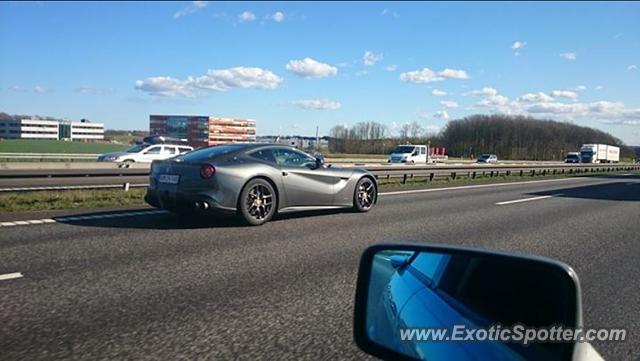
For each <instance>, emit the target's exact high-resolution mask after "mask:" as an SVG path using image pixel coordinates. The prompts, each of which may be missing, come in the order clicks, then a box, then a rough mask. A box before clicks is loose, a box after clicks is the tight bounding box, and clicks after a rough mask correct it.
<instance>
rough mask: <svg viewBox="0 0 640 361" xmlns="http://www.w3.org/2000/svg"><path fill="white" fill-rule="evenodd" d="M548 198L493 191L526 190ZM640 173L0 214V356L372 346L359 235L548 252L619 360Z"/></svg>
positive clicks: (229, 354) (202, 355) (344, 351)
mask: <svg viewBox="0 0 640 361" xmlns="http://www.w3.org/2000/svg"><path fill="white" fill-rule="evenodd" d="M546 195H550V196H551V197H548V198H543V199H538V200H533V201H527V202H520V203H508V204H504V205H497V204H496V203H498V202H505V201H511V200H518V199H523V198H531V197H541V196H546ZM639 219H640V177H639V176H637V175H635V176H634V175H629V176H623V175H620V176H608V177H607V176H599V177H590V178H578V179H563V180H555V181H548V182H540V183H528V184H520V185H509V186H503V187H481V188H471V189H461V190H451V191H430V192H425V193H411V194H406V195H383V196H381V198H380V201H379V205H378V207H377V208H376V209H374V210H373V211H372V212H370V213H368V214H355V213H348V212H347V213H345V212H328V213H311V214H309V213H307V214H302V215H295V216H288V217H284V218H281V219H278V220H275V221H272V222H270V223H268V224H266V225H264V226H262V227H245V226H241V225H239V224H238V223H237V222H236V221H234V220H233V219H229V218H223V219H216V220H210V221H184V220H181V219H179V218H177V217H174V216H172V215H170V214H153V215H138V216H128V217H115V218H95V219H79V220H75V221H74V220H67V221H66V223H65V224H60V223H56V224H44V225H25V226H13V227H1V228H0V275H2V274H7V273H14V272H21V273H22V274H23V277H22V278H18V279H13V280H0V355H1V356H0V358H1V359H2V360H39V359H148V360H157V359H166V360H177V359H188V360H196V359H215V360H223V359H247V360H251V359H278V360H287V359H291V360H299V359H309V360H318V359H326V360H337V359H340V360H343V359H363V358H366V357H367V356H366V355H365V354H364V353H362V352H361V351H359V350H358V349H357V347H356V346H355V344H354V342H353V340H352V335H351V332H352V329H351V327H352V324H351V322H352V311H353V309H352V302H353V297H354V291H355V279H356V272H357V264H358V260H359V256H360V254H361V252H362V250H363V249H364V248H365V247H366V246H367V245H370V244H373V243H377V242H380V241H398V240H415V241H416V242H432V243H449V244H464V245H469V246H476V247H486V248H491V249H500V250H507V251H517V252H522V253H527V254H536V255H542V256H547V257H552V258H556V259H559V260H561V261H564V262H566V263H568V264H570V265H571V266H573V267H574V269H575V270H576V271H577V273H578V275H579V276H580V279H581V282H582V289H583V303H584V312H585V323H586V325H587V326H593V327H624V328H626V329H627V330H628V332H629V334H628V340H627V341H625V342H596V343H594V347H595V348H596V349H597V350H598V351H599V352H600V353H601V354H602V355H603V356H604V357H605V358H606V359H608V360H635V359H637V357H638V350H640V338H639V337H640V334H639V331H638V329H639V327H640V303H638V300H639V299H640V290H639V288H638V285H639V283H638V280H639V279H640V268H639V267H638V257H639V256H640V243H639V242H638V241H639V238H638V234H640V222H638V220H639Z"/></svg>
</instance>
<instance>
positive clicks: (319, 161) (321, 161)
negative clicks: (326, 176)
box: [316, 155, 324, 168]
mask: <svg viewBox="0 0 640 361" xmlns="http://www.w3.org/2000/svg"><path fill="white" fill-rule="evenodd" d="M323 164H324V157H323V156H322V155H320V156H316V168H320V167H322V165H323Z"/></svg>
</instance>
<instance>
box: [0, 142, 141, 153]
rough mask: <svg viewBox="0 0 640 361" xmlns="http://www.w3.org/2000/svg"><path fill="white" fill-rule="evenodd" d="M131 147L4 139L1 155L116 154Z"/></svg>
mask: <svg viewBox="0 0 640 361" xmlns="http://www.w3.org/2000/svg"><path fill="white" fill-rule="evenodd" d="M129 147H131V146H130V145H125V144H109V143H93V142H92V143H84V142H64V141H59V140H44V139H43V140H32V139H2V140H0V153H76V154H80V153H85V154H100V153H107V152H116V151H119V150H124V149H127V148H129Z"/></svg>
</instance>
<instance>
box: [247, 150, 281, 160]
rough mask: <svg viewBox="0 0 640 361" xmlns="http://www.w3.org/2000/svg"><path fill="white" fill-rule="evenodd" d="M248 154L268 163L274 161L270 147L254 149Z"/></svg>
mask: <svg viewBox="0 0 640 361" xmlns="http://www.w3.org/2000/svg"><path fill="white" fill-rule="evenodd" d="M249 155H250V156H252V157H254V158H257V159H260V160H264V161H267V162H270V163H275V162H276V159H275V157H274V156H273V151H272V150H271V149H262V150H258V151H255V152H253V153H251V154H249Z"/></svg>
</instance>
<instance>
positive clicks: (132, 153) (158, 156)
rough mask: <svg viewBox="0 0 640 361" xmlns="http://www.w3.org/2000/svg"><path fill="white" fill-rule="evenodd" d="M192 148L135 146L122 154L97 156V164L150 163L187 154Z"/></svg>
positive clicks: (151, 145)
mask: <svg viewBox="0 0 640 361" xmlns="http://www.w3.org/2000/svg"><path fill="white" fill-rule="evenodd" d="M192 150H193V147H190V146H188V145H175V144H146V143H144V144H137V145H135V146H133V147H131V148H129V149H127V150H125V151H124V152H113V153H105V154H101V155H100V156H98V162H116V163H125V164H128V163H134V162H139V163H151V162H153V161H154V160H163V159H168V158H172V157H175V156H177V155H180V154H184V153H188V152H191V151H192Z"/></svg>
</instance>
